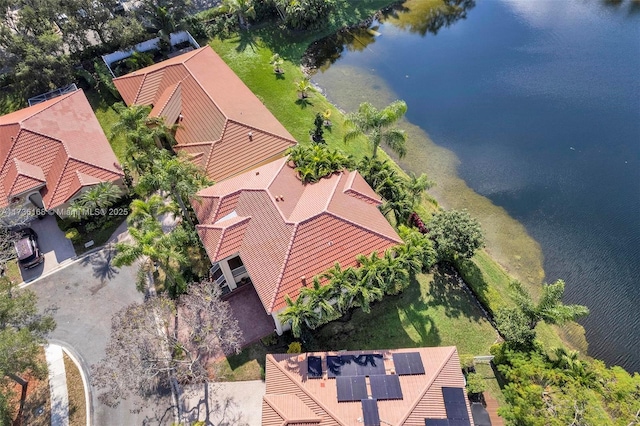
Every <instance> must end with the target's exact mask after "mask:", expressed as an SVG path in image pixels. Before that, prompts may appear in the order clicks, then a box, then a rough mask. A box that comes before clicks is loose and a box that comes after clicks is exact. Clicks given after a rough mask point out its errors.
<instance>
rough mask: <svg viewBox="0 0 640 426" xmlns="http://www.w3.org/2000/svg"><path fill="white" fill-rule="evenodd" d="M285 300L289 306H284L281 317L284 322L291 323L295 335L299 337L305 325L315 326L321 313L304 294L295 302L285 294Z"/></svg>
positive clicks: (308, 326)
mask: <svg viewBox="0 0 640 426" xmlns="http://www.w3.org/2000/svg"><path fill="white" fill-rule="evenodd" d="M285 302H286V303H287V307H286V308H284V310H283V311H282V312H281V313H280V315H279V317H280V320H281V321H282V322H285V323H286V322H290V323H291V332H292V333H293V336H294V337H296V338H299V337H300V336H301V335H302V331H303V329H304V328H305V327H306V328H314V327H315V325H316V324H317V322H318V318H319V314H318V313H317V312H316V311H315V310H314V309H313V307H312V306H311V305H310V304H309V303H307V301H306V300H305V299H304V298H303V297H302V296H298V298H297V299H296V301H295V302H293V301H292V300H291V298H290V297H289V296H288V295H287V296H285Z"/></svg>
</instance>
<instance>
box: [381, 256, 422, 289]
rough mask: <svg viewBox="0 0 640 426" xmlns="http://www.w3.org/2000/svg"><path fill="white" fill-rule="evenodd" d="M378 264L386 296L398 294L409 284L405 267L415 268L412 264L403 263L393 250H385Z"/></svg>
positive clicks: (409, 278)
mask: <svg viewBox="0 0 640 426" xmlns="http://www.w3.org/2000/svg"><path fill="white" fill-rule="evenodd" d="M380 264H381V266H382V277H383V280H384V283H385V293H387V294H398V293H400V292H401V291H403V290H404V289H406V288H407V287H408V286H409V283H410V282H411V281H410V280H411V274H410V272H409V270H408V269H407V266H408V265H409V266H412V267H413V268H414V269H415V267H416V266H417V265H414V264H413V262H409V263H407V262H405V260H404V259H402V258H401V257H400V256H398V255H397V254H396V252H395V251H394V250H387V251H386V252H385V253H384V256H383V257H382V259H380Z"/></svg>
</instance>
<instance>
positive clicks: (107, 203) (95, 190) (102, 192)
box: [69, 182, 122, 218]
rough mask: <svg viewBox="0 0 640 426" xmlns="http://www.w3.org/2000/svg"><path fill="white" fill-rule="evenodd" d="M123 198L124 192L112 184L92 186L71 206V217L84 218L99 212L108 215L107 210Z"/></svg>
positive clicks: (105, 183)
mask: <svg viewBox="0 0 640 426" xmlns="http://www.w3.org/2000/svg"><path fill="white" fill-rule="evenodd" d="M120 197H122V190H121V189H120V187H118V186H117V185H115V184H113V183H112V182H100V183H99V184H97V185H94V186H92V187H91V188H90V189H88V190H87V191H85V192H83V193H82V195H80V197H79V198H78V199H76V200H75V201H73V202H72V203H71V205H70V206H69V211H70V216H72V217H76V218H83V217H87V216H89V215H92V214H95V212H97V211H101V213H104V214H106V211H105V209H107V208H109V207H111V206H112V205H114V204H115V203H116V201H118V200H119V199H120ZM104 214H103V216H104Z"/></svg>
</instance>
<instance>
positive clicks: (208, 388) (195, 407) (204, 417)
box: [180, 383, 247, 426]
mask: <svg viewBox="0 0 640 426" xmlns="http://www.w3.org/2000/svg"><path fill="white" fill-rule="evenodd" d="M200 386H201V387H202V390H201V391H200V390H199V388H200ZM220 393H221V392H220V389H219V385H217V384H216V383H202V384H201V385H195V386H192V387H190V389H188V390H185V392H184V393H183V398H182V401H181V402H180V404H181V408H182V410H181V412H182V417H181V421H182V422H185V424H193V423H195V422H197V421H202V422H204V424H205V425H207V426H209V425H238V426H243V425H247V423H246V422H244V421H243V415H242V411H241V409H240V406H239V405H238V404H237V403H236V402H235V400H234V399H233V398H232V397H228V396H222V397H221V396H220ZM199 394H201V395H202V396H199ZM196 398H198V399H197V400H196ZM181 424H182V423H181Z"/></svg>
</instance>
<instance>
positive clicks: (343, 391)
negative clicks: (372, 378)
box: [336, 376, 367, 402]
mask: <svg viewBox="0 0 640 426" xmlns="http://www.w3.org/2000/svg"><path fill="white" fill-rule="evenodd" d="M336 386H337V387H338V402H348V401H360V400H362V399H367V383H366V382H365V379H364V376H361V377H342V376H339V377H336Z"/></svg>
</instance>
